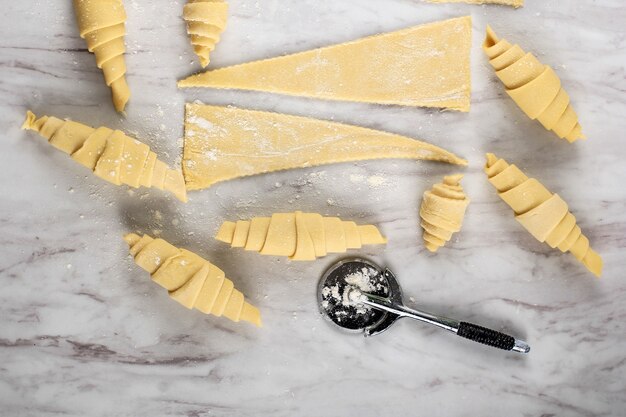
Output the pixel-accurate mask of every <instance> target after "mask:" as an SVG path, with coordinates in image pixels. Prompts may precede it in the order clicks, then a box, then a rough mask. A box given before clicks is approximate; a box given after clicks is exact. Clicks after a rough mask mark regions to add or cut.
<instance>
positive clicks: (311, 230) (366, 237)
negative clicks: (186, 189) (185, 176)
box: [215, 211, 387, 261]
mask: <svg viewBox="0 0 626 417" xmlns="http://www.w3.org/2000/svg"><path fill="white" fill-rule="evenodd" d="M215 239H217V240H219V241H221V242H224V243H228V244H230V245H231V247H233V248H244V249H245V250H248V251H255V252H259V253H260V254H261V255H271V256H286V257H289V258H290V259H291V260H294V261H312V260H315V259H316V258H319V257H322V256H326V254H328V253H344V252H346V251H347V250H348V249H360V248H361V247H362V246H363V245H384V244H386V243H387V239H385V238H384V237H383V236H382V235H381V234H380V231H379V230H378V228H376V226H372V225H357V224H356V223H354V222H350V221H342V220H341V219H339V218H337V217H323V216H321V215H320V214H317V213H302V212H301V211H296V212H295V213H274V214H272V217H255V218H253V219H252V220H250V221H245V220H240V221H238V222H228V221H227V222H224V223H223V224H222V226H221V227H220V229H219V231H218V232H217V235H216V236H215Z"/></svg>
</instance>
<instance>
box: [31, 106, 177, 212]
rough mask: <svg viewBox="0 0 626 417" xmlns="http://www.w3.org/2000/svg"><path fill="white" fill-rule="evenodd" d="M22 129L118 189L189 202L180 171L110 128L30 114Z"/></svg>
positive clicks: (131, 139)
mask: <svg viewBox="0 0 626 417" xmlns="http://www.w3.org/2000/svg"><path fill="white" fill-rule="evenodd" d="M22 129H28V130H34V131H35V132H38V133H39V134H40V135H41V136H43V137H44V138H46V139H47V140H48V142H49V143H50V144H51V145H52V146H54V147H55V148H57V149H59V150H62V151H63V152H65V153H66V154H68V155H70V156H71V157H72V159H73V160H75V161H76V162H78V163H79V164H81V165H83V166H85V167H87V168H89V169H90V170H92V171H93V172H94V174H96V175H97V176H98V177H100V178H102V179H104V180H106V181H108V182H110V183H113V184H115V185H121V184H126V185H129V186H131V187H133V188H138V187H140V186H142V187H155V188H158V189H160V190H166V191H169V192H171V193H172V194H174V195H175V196H176V198H178V199H179V200H181V201H183V202H186V201H187V192H186V188H185V181H184V179H183V175H182V173H181V172H180V171H177V170H173V169H170V168H169V167H168V166H167V165H166V164H165V163H164V162H162V161H160V160H158V159H157V156H156V154H155V153H154V152H152V151H151V150H150V148H149V147H148V145H146V144H144V143H142V142H139V141H138V140H137V139H134V138H131V137H130V136H126V135H125V134H124V133H123V132H121V131H119V130H112V129H109V128H108V127H99V128H97V129H94V128H92V127H89V126H87V125H84V124H82V123H78V122H73V121H71V120H61V119H57V118H56V117H48V116H43V117H40V118H39V119H37V117H36V116H35V115H34V114H33V113H32V112H31V111H28V112H27V114H26V121H25V122H24V124H23V125H22Z"/></svg>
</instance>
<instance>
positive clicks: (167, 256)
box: [124, 233, 261, 327]
mask: <svg viewBox="0 0 626 417" xmlns="http://www.w3.org/2000/svg"><path fill="white" fill-rule="evenodd" d="M124 240H125V241H126V243H128V245H129V246H130V254H131V255H132V256H133V257H134V258H135V263H137V265H139V266H140V267H142V268H143V269H144V270H146V271H148V272H149V273H150V275H152V280H153V281H154V282H156V283H157V284H159V285H160V286H162V287H163V288H165V289H166V290H167V291H168V292H169V294H170V297H172V298H173V299H174V300H176V301H178V302H179V303H181V304H182V305H184V306H185V307H187V308H189V309H191V308H195V309H197V310H200V311H201V312H203V313H205V314H213V315H215V316H218V317H220V316H224V317H226V318H228V319H230V320H232V321H236V322H237V321H247V322H250V323H253V324H256V325H257V326H259V327H260V326H261V314H260V313H259V310H258V309H257V308H256V307H254V306H253V305H251V304H250V303H248V302H246V301H245V300H244V296H243V294H242V293H241V292H240V291H238V290H236V289H235V288H234V285H233V282H232V281H231V280H229V279H228V278H226V277H225V276H224V271H222V270H221V269H219V268H218V267H216V266H215V265H213V264H211V263H210V262H208V261H206V260H205V259H203V258H201V257H200V256H198V255H196V254H195V253H193V252H190V251H188V250H185V249H179V248H177V247H175V246H172V245H170V244H169V243H168V242H166V241H165V240H163V239H153V238H151V237H150V236H148V235H143V237H139V236H138V235H136V234H134V233H130V234H128V235H126V236H124Z"/></svg>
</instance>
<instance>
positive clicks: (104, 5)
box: [74, 0, 130, 112]
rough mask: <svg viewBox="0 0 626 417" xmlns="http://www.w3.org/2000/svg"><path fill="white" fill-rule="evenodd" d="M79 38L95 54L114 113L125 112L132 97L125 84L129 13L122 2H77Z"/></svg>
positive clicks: (93, 0)
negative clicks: (85, 42) (126, 24)
mask: <svg viewBox="0 0 626 417" xmlns="http://www.w3.org/2000/svg"><path fill="white" fill-rule="evenodd" d="M74 10H75V11H76V19H77V20H78V29H79V30H80V37H81V38H83V39H85V41H87V49H88V50H89V52H92V53H94V54H95V55H96V64H97V65H98V68H100V69H102V73H103V74H104V80H105V82H106V84H107V85H108V86H109V87H110V88H111V94H112V96H113V105H114V106H115V110H117V111H120V112H121V111H123V110H124V108H125V107H126V103H127V102H128V99H129V98H130V90H129V88H128V84H126V61H125V60H124V53H125V52H126V46H125V45H124V35H126V28H125V22H126V11H125V10H124V4H123V3H122V0H74Z"/></svg>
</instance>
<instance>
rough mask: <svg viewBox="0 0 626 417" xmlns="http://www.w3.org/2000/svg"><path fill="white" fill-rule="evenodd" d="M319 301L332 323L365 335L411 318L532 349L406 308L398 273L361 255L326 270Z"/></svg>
mask: <svg viewBox="0 0 626 417" xmlns="http://www.w3.org/2000/svg"><path fill="white" fill-rule="evenodd" d="M318 301H319V306H320V312H321V313H322V315H323V316H324V317H326V318H327V319H328V320H330V321H331V322H332V323H334V324H336V325H337V326H339V327H341V328H342V329H344V330H347V331H350V332H354V333H361V332H362V333H364V335H365V336H374V335H377V334H380V333H382V332H384V331H385V330H387V329H388V328H389V327H390V326H391V325H392V324H394V323H395V322H396V320H398V319H399V318H401V317H409V318H412V319H414V320H418V321H421V322H425V323H428V324H432V325H434V326H437V327H439V328H441V329H444V330H447V331H449V332H452V333H456V335H457V336H461V337H464V338H466V339H469V340H473V341H474V342H478V343H482V344H485V345H488V346H493V347H496V348H499V349H503V350H509V351H514V352H519V353H528V352H529V351H530V346H529V345H528V344H527V343H526V342H524V341H522V340H518V339H515V338H514V337H513V336H509V335H507V334H504V333H501V332H498V331H496V330H492V329H488V328H485V327H482V326H479V325H476V324H472V323H468V322H464V321H457V320H454V319H449V318H446V317H442V316H438V315H435V314H431V313H427V312H424V311H420V310H415V309H411V308H408V307H406V306H405V305H404V303H403V301H402V289H401V288H400V285H399V284H398V280H397V279H396V277H395V275H394V274H393V273H392V272H391V271H390V270H389V269H384V270H383V269H382V268H380V267H379V266H378V265H376V264H374V263H373V262H370V261H367V260H364V259H360V258H353V259H346V260H343V261H340V262H338V263H336V264H334V265H333V266H331V267H330V268H329V269H328V270H327V271H326V272H325V273H324V275H323V276H322V279H321V280H320V283H319V286H318Z"/></svg>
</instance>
